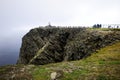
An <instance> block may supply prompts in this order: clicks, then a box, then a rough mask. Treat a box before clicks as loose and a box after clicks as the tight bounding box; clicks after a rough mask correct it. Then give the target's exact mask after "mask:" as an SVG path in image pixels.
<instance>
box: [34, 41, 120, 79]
mask: <svg viewBox="0 0 120 80" xmlns="http://www.w3.org/2000/svg"><path fill="white" fill-rule="evenodd" d="M58 69H59V70H63V72H64V76H63V78H62V79H61V80H94V79H95V80H120V42H118V43H116V44H114V45H111V46H107V47H105V48H102V49H101V50H99V51H98V52H96V53H93V54H92V55H91V56H90V57H88V58H86V59H83V60H78V61H71V62H61V63H55V64H53V63H51V64H48V65H43V66H40V67H37V68H35V70H34V71H33V77H34V80H50V73H51V72H53V71H56V70H58Z"/></svg>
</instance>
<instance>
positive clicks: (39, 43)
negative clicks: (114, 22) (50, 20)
mask: <svg viewBox="0 0 120 80" xmlns="http://www.w3.org/2000/svg"><path fill="white" fill-rule="evenodd" d="M116 41H120V32H119V31H101V30H90V29H86V28H58V27H56V28H55V27H51V28H49V27H48V28H42V27H39V28H35V29H32V30H30V32H28V33H27V34H26V35H25V36H24V37H23V39H22V46H21V49H20V56H19V60H18V64H37V65H43V64H48V63H55V62H61V61H71V60H79V59H82V58H85V57H87V56H89V55H91V53H93V52H95V51H96V50H98V49H100V48H102V47H105V46H107V45H110V44H112V43H115V42H116Z"/></svg>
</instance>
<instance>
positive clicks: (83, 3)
mask: <svg viewBox="0 0 120 80" xmlns="http://www.w3.org/2000/svg"><path fill="white" fill-rule="evenodd" d="M48 22H50V23H51V24H52V25H67V26H68V25H71V26H72V25H74V26H82V25H89V26H90V25H93V24H96V23H101V24H119V23H120V0H0V50H3V48H6V47H9V46H16V47H17V49H19V47H20V44H21V37H22V36H23V35H24V34H25V33H26V32H28V31H29V29H30V28H34V27H38V26H41V25H43V26H44V25H47V24H48ZM8 45H9V46H8ZM9 48H10V49H13V50H14V48H15V47H14V48H13V47H9Z"/></svg>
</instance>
